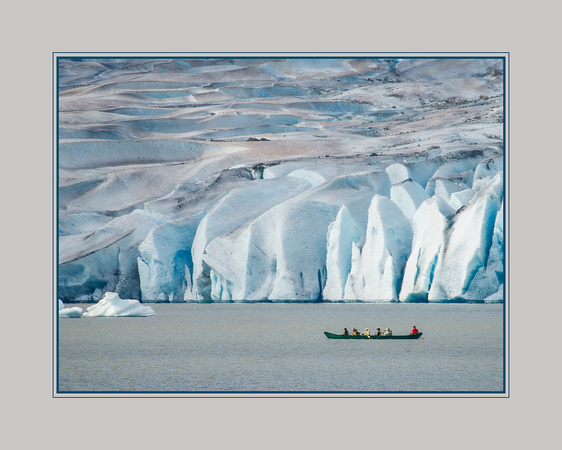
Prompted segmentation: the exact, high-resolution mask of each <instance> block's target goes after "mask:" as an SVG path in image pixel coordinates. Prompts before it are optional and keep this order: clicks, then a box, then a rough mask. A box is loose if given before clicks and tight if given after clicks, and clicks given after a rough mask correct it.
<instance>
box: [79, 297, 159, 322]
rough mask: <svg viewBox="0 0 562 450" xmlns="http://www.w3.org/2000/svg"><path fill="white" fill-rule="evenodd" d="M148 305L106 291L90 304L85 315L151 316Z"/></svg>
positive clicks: (150, 309) (151, 312)
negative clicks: (95, 301) (100, 297)
mask: <svg viewBox="0 0 562 450" xmlns="http://www.w3.org/2000/svg"><path fill="white" fill-rule="evenodd" d="M153 315H154V310H153V309H152V308H151V307H150V306H143V305H141V304H140V302H139V301H138V300H123V299H121V298H120V297H119V294H117V293H116V292H106V293H105V295H104V296H103V297H102V299H101V300H100V301H99V302H98V303H96V304H95V305H92V306H90V307H89V308H88V309H87V310H86V312H85V313H84V316H85V317H148V316H153Z"/></svg>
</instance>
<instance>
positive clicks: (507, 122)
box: [503, 53, 511, 397]
mask: <svg viewBox="0 0 562 450" xmlns="http://www.w3.org/2000/svg"><path fill="white" fill-rule="evenodd" d="M504 64H505V65H507V74H506V73H505V72H504V90H505V91H506V95H505V96H504V130H506V131H507V133H505V131H504V154H505V155H508V156H509V157H508V158H507V170H505V168H504V172H505V173H506V181H509V182H508V183H507V187H508V188H509V187H511V112H510V109H511V54H510V53H508V54H507V56H506V60H505V63H504ZM508 99H509V102H508ZM505 142H507V146H506V145H505ZM504 192H505V193H507V197H506V196H505V193H504V198H507V200H506V201H505V202H504V203H505V206H507V208H504V212H503V220H504V236H507V239H504V252H503V257H504V268H506V271H505V272H506V274H507V278H506V277H504V289H505V293H504V305H505V307H506V308H507V318H506V319H507V323H506V331H508V332H507V335H505V336H504V345H506V346H507V349H506V352H507V353H504V358H505V355H506V354H507V355H508V356H509V357H508V358H507V364H505V368H504V370H505V371H506V376H505V379H506V382H507V386H506V393H507V395H508V397H510V391H511V370H508V367H507V366H508V365H511V345H510V341H509V339H508V337H509V336H511V320H510V317H511V316H510V312H511V289H510V288H509V283H508V281H509V280H511V272H510V271H511V264H510V261H511V248H510V242H511V229H510V224H511V220H507V219H508V215H509V216H511V206H510V201H511V192H509V191H508V189H505V190H504ZM506 244H507V245H506ZM506 248H507V249H509V250H510V251H507V252H506ZM506 255H509V259H508V258H507V256H506Z"/></svg>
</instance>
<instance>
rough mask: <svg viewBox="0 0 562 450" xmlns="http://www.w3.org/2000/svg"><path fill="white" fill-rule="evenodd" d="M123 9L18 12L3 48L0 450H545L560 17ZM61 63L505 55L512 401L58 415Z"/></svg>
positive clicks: (550, 396) (506, 8)
mask: <svg viewBox="0 0 562 450" xmlns="http://www.w3.org/2000/svg"><path fill="white" fill-rule="evenodd" d="M122 3H125V2H122ZM122 3H117V2H115V1H107V0H99V1H97V2H95V3H76V2H69V1H56V0H55V1H52V2H48V3H47V2H45V3H39V2H37V4H36V5H34V4H30V3H25V4H24V3H19V4H12V5H11V7H10V13H9V15H7V16H6V18H5V22H6V24H5V25H4V27H3V28H2V30H1V31H0V33H1V34H2V44H3V60H2V66H1V67H2V68H1V69H0V76H1V80H2V88H3V89H2V93H3V94H4V95H3V100H4V101H3V102H2V108H0V111H1V112H0V114H2V124H3V127H2V130H3V133H2V137H3V139H2V149H3V152H2V158H3V159H4V164H3V165H2V168H3V171H2V172H3V176H2V177H0V179H1V183H2V184H1V188H2V192H3V196H2V199H3V202H2V206H3V208H2V218H3V220H2V222H1V223H2V234H3V237H4V239H3V243H2V247H1V248H2V250H4V251H3V252H2V271H1V273H2V281H3V283H2V284H3V287H4V292H5V295H4V297H3V302H4V310H3V318H4V326H2V327H1V330H2V331H1V332H2V349H3V359H4V361H3V362H4V364H3V370H2V371H1V374H2V375H1V377H2V379H1V386H2V387H3V391H4V393H3V401H2V416H3V427H2V429H3V430H4V431H3V436H2V437H3V439H2V440H3V442H6V443H7V444H8V447H7V448H36V447H44V446H46V447H48V448H51V446H52V447H56V448H58V449H75V448H79V449H81V450H88V449H99V448H108V449H114V448H119V447H121V446H123V447H125V446H126V448H135V449H138V450H140V449H154V448H162V449H166V448H204V449H219V448H220V449H222V448H224V449H230V448H234V449H238V448H241V449H242V448H243V449H251V448H258V447H262V446H267V448H269V449H277V448H279V449H281V448H283V449H285V448H296V449H300V448H305V446H306V447H307V448H311V449H321V448H322V449H328V448H338V449H344V448H345V449H347V448H352V447H353V448H367V447H370V448H373V447H383V446H386V447H388V448H394V449H398V448H417V449H422V450H423V449H429V448H432V449H448V448H451V447H454V448H455V449H457V450H458V449H471V450H472V449H474V448H476V447H478V448H483V449H493V448H500V447H502V448H503V447H508V446H509V447H516V448H524V447H530V446H531V445H532V446H533V447H534V448H549V443H550V442H551V441H552V440H553V439H554V433H555V432H556V431H557V428H558V426H559V423H558V421H556V422H555V420H556V418H557V417H559V414H560V413H559V410H558V406H557V403H558V401H557V400H559V399H560V388H559V384H558V383H559V378H560V376H559V372H558V370H557V369H558V367H559V363H558V362H557V361H556V360H557V359H559V355H560V351H559V349H558V348H555V347H554V346H555V345H556V342H555V340H554V336H553V335H554V330H556V328H557V325H558V323H557V321H558V318H559V317H560V316H561V315H560V309H561V308H560V302H559V301H558V299H557V297H558V293H557V291H556V290H555V283H556V282H557V281H558V279H559V277H560V276H559V275H558V274H557V272H558V270H557V269H558V265H557V261H556V260H555V253H556V252H557V251H558V250H559V247H560V245H559V242H560V239H559V237H558V233H557V230H555V226H556V225H557V224H558V223H559V222H558V221H557V219H558V217H559V213H558V209H559V206H558V205H557V203H556V199H554V198H549V193H558V192H559V191H560V189H559V188H558V187H557V186H555V185H554V183H555V182H556V181H557V177H556V175H557V174H555V171H556V170H557V169H558V168H559V167H560V166H559V162H560V156H559V153H560V150H559V145H560V144H559V138H558V136H556V138H558V139H555V136H553V134H554V133H555V132H557V131H558V129H559V128H560V125H559V120H557V119H559V117H560V114H559V112H558V111H557V110H556V109H555V107H558V103H559V101H560V93H559V84H560V81H559V77H560V73H561V72H560V69H561V67H560V59H559V58H558V54H557V49H556V47H555V46H554V45H555V43H557V42H558V41H559V35H558V34H557V32H556V30H557V29H558V26H557V25H558V24H557V23H555V20H556V18H557V17H558V15H557V14H556V11H555V10H554V8H555V7H554V6H550V5H551V4H550V3H548V2H546V1H544V0H543V1H540V0H539V1H537V2H533V3H532V5H531V8H532V9H530V10H526V8H525V7H524V6H522V5H521V4H517V5H516V4H514V3H513V2H507V1H502V2H494V3H493V4H492V3H491V2H489V1H487V0H484V1H482V0H475V1H472V2H470V3H468V2H463V3H458V4H454V3H452V2H450V1H427V2H419V1H417V2H414V1H410V0H408V1H405V2H404V1H403V2H394V3H392V4H391V3H385V4H383V5H378V4H376V3H375V2H367V1H360V2H357V1H356V2H354V1H348V2H344V3H340V2H338V3H336V2H333V3H327V2H315V3H314V4H310V3H305V2H302V1H292V0H289V1H285V2H281V3H271V2H257V1H254V2H250V1H247V0H243V1H238V2H226V1H223V0H220V1H217V0H215V1H213V2H208V3H204V2H198V3H195V4H194V3H187V2H179V1H173V2H166V1H164V2H158V3H156V4H155V3H152V2H151V3H149V2H145V1H143V0H139V1H137V2H134V3H133V2H130V3H129V2H127V3H126V4H122ZM72 51H76V52H88V51H91V52H102V51H108V52H123V51H143V52H152V51H160V52H161V51H175V52H181V51H184V52H185V51H198V52H211V51H222V52H240V51H248V52H250V51H251V52H259V51H262V52H274V51H283V52H290V51H293V52H305V51H306V52H323V51H330V52H351V51H354V52H376V51H386V52H399V51H402V52H428V51H434V52H436V51H439V52H478V51H481V52H485V51H488V52H491V51H495V52H511V158H510V163H511V171H510V173H509V174H510V179H511V186H510V189H509V194H510V195H509V198H510V206H511V211H510V217H509V219H510V220H509V222H510V226H509V230H510V232H511V233H510V252H511V255H509V254H508V257H510V261H511V269H510V275H511V282H510V291H511V292H510V294H511V295H510V297H511V301H510V302H511V303H510V308H509V311H510V330H511V339H510V349H511V352H510V353H511V370H510V378H509V380H508V381H509V385H510V393H511V397H510V398H508V399H506V398H491V399H486V398H468V399H462V398H443V399H439V398H414V399H402V398H359V399H349V398H345V399H333V398H318V399H302V398H281V399H270V398H257V399H232V398H230V399H215V398H202V399H197V398H186V399H178V398H176V399H143V398H141V399H138V398H136V399H120V398H119V399H100V398H95V399H82V398H74V399H64V398H58V399H53V398H52V392H53V391H52V377H53V374H52V323H51V322H52V320H51V318H52V307H51V302H50V299H51V298H52V267H53V259H52V252H51V243H52V223H51V222H52V220H51V217H52V211H51V206H52V201H51V193H52V190H51V189H52V154H51V149H52V137H51V129H52V122H51V118H52V106H51V105H52V104H51V100H52V67H51V62H52V52H72ZM6 97H7V99H8V101H7V102H6V101H5V99H6ZM555 120H556V122H555ZM535 234H536V236H534V235H535ZM6 250H7V251H6ZM539 252H540V253H539ZM547 252H548V254H547ZM6 288H7V292H6ZM536 327H538V328H539V330H540V334H541V338H540V340H539V339H532V338H530V335H531V334H532V331H531V329H535V328H536ZM554 408H556V409H554Z"/></svg>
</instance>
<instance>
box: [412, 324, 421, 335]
mask: <svg viewBox="0 0 562 450" xmlns="http://www.w3.org/2000/svg"><path fill="white" fill-rule="evenodd" d="M419 332H420V330H418V329H417V328H416V326H415V325H414V328H412V331H410V334H418V333H419Z"/></svg>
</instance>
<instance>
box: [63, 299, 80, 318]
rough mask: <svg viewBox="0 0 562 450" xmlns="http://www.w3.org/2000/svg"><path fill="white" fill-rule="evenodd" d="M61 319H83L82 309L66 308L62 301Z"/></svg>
mask: <svg viewBox="0 0 562 450" xmlns="http://www.w3.org/2000/svg"><path fill="white" fill-rule="evenodd" d="M59 317H70V318H76V317H82V308H80V307H79V306H74V307H72V308H65V307H64V304H63V302H62V301H61V300H59Z"/></svg>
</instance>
